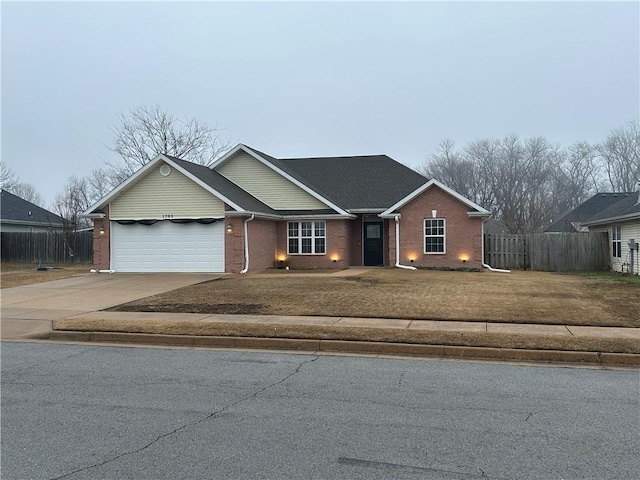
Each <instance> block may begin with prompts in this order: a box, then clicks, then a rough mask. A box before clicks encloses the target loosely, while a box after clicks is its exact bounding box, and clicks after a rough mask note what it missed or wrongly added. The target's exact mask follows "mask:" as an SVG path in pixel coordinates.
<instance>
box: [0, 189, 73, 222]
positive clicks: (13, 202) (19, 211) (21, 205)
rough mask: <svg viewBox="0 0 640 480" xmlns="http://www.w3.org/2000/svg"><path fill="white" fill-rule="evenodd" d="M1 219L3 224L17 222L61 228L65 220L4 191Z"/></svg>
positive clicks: (0, 210)
mask: <svg viewBox="0 0 640 480" xmlns="http://www.w3.org/2000/svg"><path fill="white" fill-rule="evenodd" d="M1 195H2V203H1V204H0V219H1V220H2V221H3V222H16V223H23V224H31V225H43V226H52V227H59V226H61V225H62V222H64V219H63V218H61V217H60V216H58V215H56V214H55V213H53V212H50V211H49V210H45V209H44V208H42V207H39V206H38V205H36V204H35V203H31V202H28V201H26V200H24V199H23V198H20V197H18V196H17V195H14V194H13V193H11V192H8V191H6V190H2V192H1Z"/></svg>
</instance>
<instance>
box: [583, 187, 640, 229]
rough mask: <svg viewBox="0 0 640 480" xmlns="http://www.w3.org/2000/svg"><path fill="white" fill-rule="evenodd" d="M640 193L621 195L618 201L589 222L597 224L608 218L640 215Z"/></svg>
mask: <svg viewBox="0 0 640 480" xmlns="http://www.w3.org/2000/svg"><path fill="white" fill-rule="evenodd" d="M638 195H640V193H639V192H630V193H619V194H618V201H617V202H615V203H613V204H612V205H610V206H609V207H607V208H605V209H604V210H601V211H599V212H598V213H596V214H595V215H593V216H592V217H590V218H589V219H588V220H587V222H595V221H598V220H605V219H608V218H616V217H621V216H624V215H630V214H633V213H640V204H639V203H638V200H639V199H638Z"/></svg>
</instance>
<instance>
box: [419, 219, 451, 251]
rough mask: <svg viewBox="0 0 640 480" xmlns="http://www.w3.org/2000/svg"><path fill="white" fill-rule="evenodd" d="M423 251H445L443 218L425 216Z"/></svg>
mask: <svg viewBox="0 0 640 480" xmlns="http://www.w3.org/2000/svg"><path fill="white" fill-rule="evenodd" d="M424 253H446V237H445V221H444V218H425V220H424Z"/></svg>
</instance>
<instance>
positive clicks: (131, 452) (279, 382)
mask: <svg viewBox="0 0 640 480" xmlns="http://www.w3.org/2000/svg"><path fill="white" fill-rule="evenodd" d="M319 358H320V357H319V356H317V355H316V356H315V357H314V358H312V359H311V360H306V361H304V362H300V363H299V364H298V366H297V367H296V368H295V370H294V371H292V372H291V373H288V374H287V375H285V376H284V377H283V378H281V379H280V380H278V381H277V382H274V383H271V384H269V385H267V386H266V387H264V388H261V389H260V390H257V391H255V392H254V393H252V394H251V395H249V396H246V397H244V398H241V399H239V400H237V401H236V402H233V403H230V404H229V405H225V406H224V407H222V408H220V409H218V410H216V411H215V412H211V413H210V414H208V415H206V416H205V417H202V418H200V419H198V420H194V421H192V422H188V423H186V424H184V425H182V426H180V427H178V428H175V429H173V430H171V431H170V432H167V433H164V434H162V435H159V436H158V437H156V438H155V440H153V441H151V442H149V443H147V444H146V445H144V446H142V447H140V448H136V449H134V450H130V451H128V452H124V453H121V454H119V455H116V456H114V457H111V458H108V459H107V460H104V461H102V462H98V463H94V464H93V465H88V466H86V467H82V468H78V469H76V470H74V471H72V472H69V473H65V474H64V475H60V476H58V477H53V478H51V479H50V480H60V479H62V478H67V477H70V476H71V475H75V474H76V473H80V472H85V471H87V470H90V469H92V468H97V467H101V466H103V465H106V464H108V463H111V462H113V461H115V460H118V459H120V458H122V457H126V456H128V455H133V454H136V453H139V452H142V451H143V450H146V449H147V448H149V447H151V446H152V445H154V444H156V443H158V442H159V441H160V440H163V439H164V438H167V437H170V436H171V435H174V434H176V433H178V432H180V431H182V430H184V429H186V428H188V427H190V426H192V425H197V424H199V423H202V422H204V421H206V420H209V419H210V418H213V417H215V416H216V415H219V414H221V413H222V412H224V411H226V410H229V409H230V408H233V407H235V406H236V405H239V404H241V403H244V402H246V401H249V400H252V399H254V398H256V397H257V396H258V395H260V394H261V393H263V392H264V391H266V390H269V389H270V388H273V387H275V386H278V385H280V384H281V383H283V382H285V381H287V380H288V379H289V378H291V377H293V376H294V375H295V374H297V373H298V372H299V371H300V369H301V368H302V367H303V366H304V365H306V364H308V363H313V362H315V361H316V360H318V359H319Z"/></svg>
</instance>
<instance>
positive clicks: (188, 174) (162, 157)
mask: <svg viewBox="0 0 640 480" xmlns="http://www.w3.org/2000/svg"><path fill="white" fill-rule="evenodd" d="M178 160H179V159H178ZM163 161H164V162H165V163H167V164H169V165H170V166H172V167H173V168H175V169H176V170H177V171H179V172H180V173H182V174H183V175H185V176H186V177H187V178H189V179H190V180H192V181H194V182H195V183H197V184H198V185H200V186H201V187H202V188H204V189H205V190H207V191H208V192H209V193H211V194H212V195H214V196H215V197H216V198H218V199H220V200H221V201H223V202H224V203H226V204H227V205H229V206H230V207H231V208H233V209H234V210H237V211H243V210H244V209H243V208H242V207H241V206H239V205H238V204H237V203H236V202H234V201H233V200H231V199H230V198H228V197H227V196H225V195H224V194H222V192H219V191H218V190H216V189H215V188H214V187H213V186H212V185H213V184H215V183H216V181H218V180H219V183H220V184H221V185H224V186H228V185H226V183H231V182H229V181H228V180H227V179H225V178H224V177H222V176H221V175H220V174H218V173H217V172H213V173H214V175H211V176H210V177H207V179H208V182H205V181H203V180H202V179H201V178H200V175H194V174H193V173H192V171H191V170H195V169H191V167H189V170H187V168H185V166H184V165H185V164H188V165H189V166H191V165H193V166H196V164H193V163H191V162H187V161H185V160H180V163H178V162H176V160H175V157H169V156H167V155H163V154H160V155H158V156H157V157H155V158H154V159H153V160H151V161H150V162H149V163H147V164H146V165H145V166H144V167H142V168H141V169H140V170H138V171H137V172H136V173H134V174H133V175H131V176H130V177H129V178H127V179H126V180H125V181H124V182H122V183H121V184H120V185H118V186H117V187H116V188H114V189H113V190H111V191H110V192H109V193H108V194H106V195H105V196H104V197H102V198H101V199H100V200H98V201H97V202H96V203H94V204H93V205H92V206H91V207H89V208H88V209H87V210H86V211H84V212H83V213H82V215H83V216H89V217H91V216H93V215H94V214H95V213H97V212H98V211H99V210H100V209H101V208H102V207H104V206H105V205H107V204H108V203H109V202H111V201H112V200H113V199H114V198H116V197H117V196H118V195H119V194H120V193H121V192H123V191H124V190H126V189H127V188H128V187H129V186H131V185H133V184H134V183H135V182H136V181H137V180H138V179H139V178H141V177H142V176H144V175H145V173H146V172H148V171H149V170H151V169H152V168H153V167H154V166H155V165H157V164H158V163H159V162H163ZM203 168H206V167H203ZM207 170H209V169H207ZM201 174H202V175H203V176H204V172H201ZM218 177H221V178H222V179H221V180H220V179H219V178H218ZM232 185H233V184H232ZM229 188H231V187H229ZM236 193H238V194H239V192H236Z"/></svg>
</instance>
